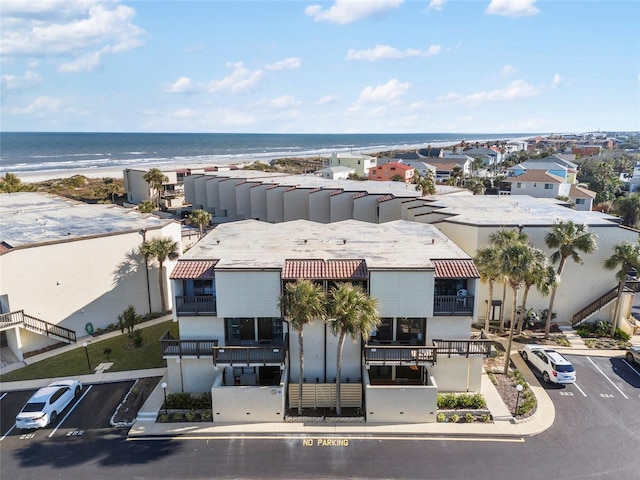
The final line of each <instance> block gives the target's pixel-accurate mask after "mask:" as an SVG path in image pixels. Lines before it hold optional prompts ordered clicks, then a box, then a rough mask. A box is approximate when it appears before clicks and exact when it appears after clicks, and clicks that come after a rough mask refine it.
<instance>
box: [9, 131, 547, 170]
mask: <svg viewBox="0 0 640 480" xmlns="http://www.w3.org/2000/svg"><path fill="white" fill-rule="evenodd" d="M535 135H537V134H534V133H532V134H522V133H519V134H504V133H502V134H473V133H456V134H450V133H449V134H438V133H412V134H253V133H242V134H234V133H53V132H52V133H45V132H38V133H33V132H0V175H4V174H5V173H7V172H11V173H15V174H17V175H18V176H19V175H20V173H36V172H42V173H46V172H49V171H51V172H53V171H64V170H78V169H93V168H104V169H106V168H110V169H120V168H122V169H124V168H132V167H142V168H144V167H147V168H150V167H158V168H161V169H170V168H172V167H175V166H180V165H202V166H209V165H220V164H238V163H248V162H253V161H258V160H263V161H268V160H272V159H275V158H286V157H305V156H317V155H330V154H331V153H332V152H338V153H340V152H352V153H374V152H381V151H385V150H392V149H407V148H419V147H426V146H427V145H431V146H432V147H438V146H444V145H451V144H453V143H457V142H460V141H462V140H465V141H466V142H470V143H474V142H476V141H482V140H508V139H512V138H528V137H531V136H535Z"/></svg>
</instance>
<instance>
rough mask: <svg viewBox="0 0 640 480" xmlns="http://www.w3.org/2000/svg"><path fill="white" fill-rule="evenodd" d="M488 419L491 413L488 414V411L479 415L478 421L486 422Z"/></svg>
mask: <svg viewBox="0 0 640 480" xmlns="http://www.w3.org/2000/svg"><path fill="white" fill-rule="evenodd" d="M489 420H491V415H489V414H488V413H483V414H482V415H480V421H481V422H482V423H487V422H488V421H489Z"/></svg>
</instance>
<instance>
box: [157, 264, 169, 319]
mask: <svg viewBox="0 0 640 480" xmlns="http://www.w3.org/2000/svg"><path fill="white" fill-rule="evenodd" d="M158 263H159V264H160V272H159V273H158V284H159V285H160V309H161V311H162V313H164V312H166V311H167V308H166V299H165V294H164V275H163V274H162V272H163V269H162V267H163V265H162V263H163V262H158Z"/></svg>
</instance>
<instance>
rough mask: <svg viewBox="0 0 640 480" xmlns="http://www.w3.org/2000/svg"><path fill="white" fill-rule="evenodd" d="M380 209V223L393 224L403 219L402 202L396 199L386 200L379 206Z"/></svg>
mask: <svg viewBox="0 0 640 480" xmlns="http://www.w3.org/2000/svg"><path fill="white" fill-rule="evenodd" d="M378 207H379V212H380V214H379V218H378V222H379V223H384V222H393V221H394V220H398V219H400V218H402V200H400V199H399V198H394V199H393V200H386V201H384V202H380V203H379V204H378Z"/></svg>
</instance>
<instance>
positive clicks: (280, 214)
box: [267, 186, 289, 223]
mask: <svg viewBox="0 0 640 480" xmlns="http://www.w3.org/2000/svg"><path fill="white" fill-rule="evenodd" d="M287 188H289V187H280V186H277V187H273V188H270V189H269V190H267V221H268V222H271V223H279V222H282V221H284V203H283V196H284V191H285V190H286V189H287Z"/></svg>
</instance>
